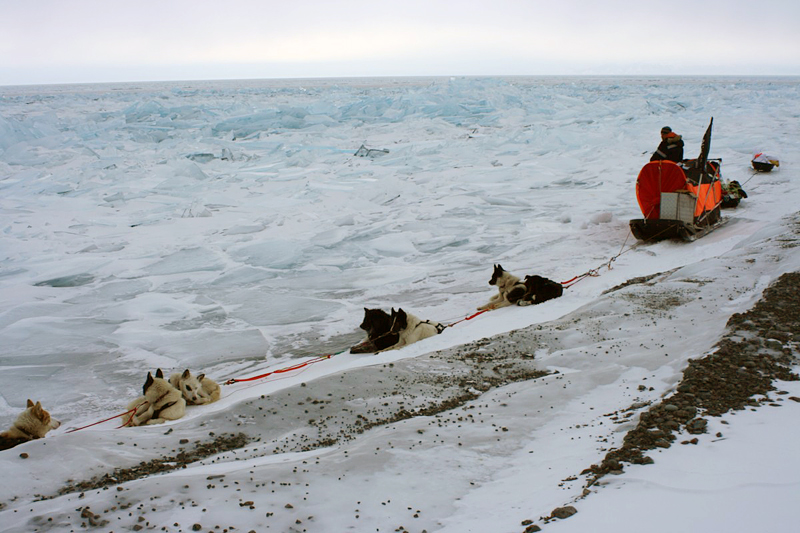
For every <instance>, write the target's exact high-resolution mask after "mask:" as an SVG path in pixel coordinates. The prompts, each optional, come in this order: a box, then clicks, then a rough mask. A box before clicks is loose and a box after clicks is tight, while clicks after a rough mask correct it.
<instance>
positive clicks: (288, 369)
mask: <svg viewBox="0 0 800 533" xmlns="http://www.w3.org/2000/svg"><path fill="white" fill-rule="evenodd" d="M339 353H344V352H339ZM334 355H338V354H333V353H332V354H328V355H321V356H319V357H315V358H314V359H309V360H308V361H304V362H302V363H298V364H296V365H292V366H289V367H286V368H279V369H278V370H273V371H271V372H266V373H264V374H259V375H258V376H253V377H250V378H231V379H229V380H228V381H226V382H225V383H224V385H233V384H234V383H242V382H244V381H255V380H257V379H263V378H266V377H268V376H271V375H272V374H283V373H284V372H291V371H292V370H299V369H301V368H303V367H306V366H308V365H313V364H314V363H319V362H320V361H325V360H326V359H330V358H331V357H333V356H334Z"/></svg>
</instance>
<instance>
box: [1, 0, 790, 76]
mask: <svg viewBox="0 0 800 533" xmlns="http://www.w3.org/2000/svg"><path fill="white" fill-rule="evenodd" d="M539 74H579V75H580V74H656V75H657V74H732V75H734V74H756V75H771V74H775V75H800V1H798V0H761V1H759V2H756V1H752V0H693V1H687V0H672V1H662V2H644V1H642V0H636V1H629V0H606V1H604V2H591V1H589V0H580V1H577V0H528V1H524V0H487V1H477V0H459V1H454V0H424V1H421V0H402V1H395V0H371V1H362V0H224V1H222V0H220V1H213V2H212V1H208V0H158V1H151V0H0V85H17V84H40V83H80V82H111V81H147V80H188V79H226V78H227V79H240V78H306V77H349V76H429V75H539Z"/></svg>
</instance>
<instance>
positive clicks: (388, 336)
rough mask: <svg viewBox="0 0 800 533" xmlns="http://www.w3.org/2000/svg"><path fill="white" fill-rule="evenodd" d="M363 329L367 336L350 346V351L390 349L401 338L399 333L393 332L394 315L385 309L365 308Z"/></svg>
mask: <svg viewBox="0 0 800 533" xmlns="http://www.w3.org/2000/svg"><path fill="white" fill-rule="evenodd" d="M359 327H360V328H361V329H363V330H364V331H366V332H367V338H366V339H365V340H364V341H363V342H361V343H360V344H357V345H355V346H353V347H352V348H350V353H375V352H380V351H381V350H388V349H389V348H391V347H392V346H394V345H395V344H397V341H398V340H399V339H400V335H399V334H398V333H395V332H392V317H391V316H390V315H389V313H387V312H386V311H384V310H383V309H367V308H366V307H365V308H364V321H363V322H361V326H359Z"/></svg>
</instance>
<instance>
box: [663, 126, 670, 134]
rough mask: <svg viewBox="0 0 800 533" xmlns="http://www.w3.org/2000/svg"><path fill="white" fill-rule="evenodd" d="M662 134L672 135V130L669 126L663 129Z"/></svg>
mask: <svg viewBox="0 0 800 533" xmlns="http://www.w3.org/2000/svg"><path fill="white" fill-rule="evenodd" d="M661 133H672V128H670V127H669V126H664V127H663V128H661Z"/></svg>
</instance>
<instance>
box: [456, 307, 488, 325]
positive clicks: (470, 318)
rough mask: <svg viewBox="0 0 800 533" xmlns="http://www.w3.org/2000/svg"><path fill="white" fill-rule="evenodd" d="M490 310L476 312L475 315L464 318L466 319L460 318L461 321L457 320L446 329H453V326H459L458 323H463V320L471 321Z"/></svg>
mask: <svg viewBox="0 0 800 533" xmlns="http://www.w3.org/2000/svg"><path fill="white" fill-rule="evenodd" d="M490 310H491V309H484V310H483V311H478V312H477V313H475V314H474V315H470V316H468V317H466V318H462V319H461V320H457V321H456V322H453V323H452V324H449V325H448V326H447V327H448V328H450V327H453V326H455V325H456V324H459V323H461V322H464V321H465V320H472V319H473V318H475V317H476V316H478V315H482V314H483V313H485V312H486V311H490Z"/></svg>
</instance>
